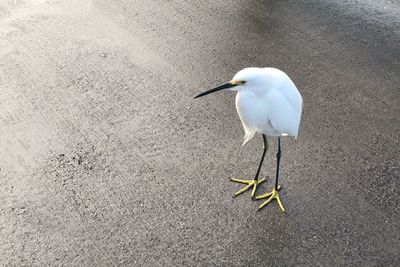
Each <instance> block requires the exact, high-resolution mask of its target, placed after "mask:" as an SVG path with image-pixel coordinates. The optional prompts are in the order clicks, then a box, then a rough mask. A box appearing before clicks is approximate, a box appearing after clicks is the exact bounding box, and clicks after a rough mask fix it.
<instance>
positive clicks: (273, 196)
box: [256, 185, 285, 212]
mask: <svg viewBox="0 0 400 267" xmlns="http://www.w3.org/2000/svg"><path fill="white" fill-rule="evenodd" d="M281 188H282V187H281V186H280V185H279V186H278V189H277V190H276V189H275V188H274V190H272V191H271V192H268V193H266V194H263V195H260V196H257V197H256V199H257V200H258V199H263V198H267V197H269V198H268V199H267V200H266V201H264V203H262V204H261V205H260V206H259V207H258V209H259V210H260V209H262V208H263V207H264V206H266V205H267V204H268V203H269V202H271V201H272V200H273V199H276V201H277V202H278V205H279V207H280V208H281V210H282V211H283V212H284V211H285V208H284V207H283V205H282V202H281V200H280V198H279V194H278V191H279V190H280V189H281Z"/></svg>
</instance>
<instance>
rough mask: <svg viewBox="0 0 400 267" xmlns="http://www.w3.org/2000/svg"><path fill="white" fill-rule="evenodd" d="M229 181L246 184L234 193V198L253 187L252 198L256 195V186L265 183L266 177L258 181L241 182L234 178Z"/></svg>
mask: <svg viewBox="0 0 400 267" xmlns="http://www.w3.org/2000/svg"><path fill="white" fill-rule="evenodd" d="M230 180H231V181H232V182H236V183H240V184H247V185H246V186H245V187H243V188H242V189H240V190H239V191H237V192H236V193H235V197H236V196H238V195H240V194H241V193H243V192H246V191H247V190H249V189H250V188H251V187H253V190H252V191H251V196H252V197H254V194H255V193H256V190H257V185H260V184H261V183H263V182H265V180H266V177H265V178H262V179H260V180H241V179H235V178H231V179H230Z"/></svg>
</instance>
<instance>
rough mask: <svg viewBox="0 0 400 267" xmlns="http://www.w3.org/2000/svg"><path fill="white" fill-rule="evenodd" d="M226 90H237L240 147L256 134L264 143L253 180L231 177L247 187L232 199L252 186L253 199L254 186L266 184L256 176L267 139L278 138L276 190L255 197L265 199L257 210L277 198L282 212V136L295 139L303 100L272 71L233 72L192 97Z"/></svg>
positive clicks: (279, 73) (285, 79)
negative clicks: (230, 78)
mask: <svg viewBox="0 0 400 267" xmlns="http://www.w3.org/2000/svg"><path fill="white" fill-rule="evenodd" d="M228 88H230V89H231V90H233V91H237V94H236V110H237V112H238V114H239V117H240V120H241V121H242V124H243V128H244V131H245V136H244V142H243V145H244V144H246V143H247V142H248V141H249V140H250V139H251V138H253V136H254V134H255V133H257V132H259V133H261V134H262V136H263V141H264V151H263V154H262V157H261V161H260V164H259V166H258V169H257V173H256V175H255V177H254V179H253V180H240V179H234V178H231V181H234V182H238V183H243V184H247V186H246V187H244V188H243V189H241V190H239V191H238V192H236V193H235V196H237V195H239V194H241V193H243V192H245V191H247V190H248V189H250V188H251V187H253V190H252V194H251V196H252V197H254V194H255V192H256V189H257V185H259V184H261V183H262V182H264V181H265V178H263V179H260V180H259V179H258V176H259V174H260V169H261V166H262V163H263V161H264V157H265V153H266V152H267V149H268V141H267V136H277V137H278V151H277V154H276V160H277V162H276V165H277V166H276V178H275V187H274V189H273V190H272V191H271V192H268V193H266V194H264V195H260V196H257V197H256V199H263V198H268V199H267V200H266V201H265V202H264V203H262V204H261V205H260V206H259V209H261V208H262V207H264V206H265V205H267V204H268V203H269V202H270V201H271V200H273V199H276V200H277V202H278V204H279V207H280V208H281V210H282V211H285V209H284V208H283V205H282V203H281V200H280V198H279V195H278V191H279V190H280V189H281V186H280V185H278V178H279V163H280V158H281V136H293V137H297V135H298V132H299V126H300V119H301V111H302V107H303V99H302V97H301V95H300V93H299V91H298V90H297V88H296V86H295V85H294V83H293V82H292V80H291V79H290V78H289V76H288V75H287V74H286V73H284V72H283V71H281V70H278V69H275V68H245V69H243V70H241V71H239V72H238V73H236V75H235V76H234V77H233V79H232V80H231V81H230V82H228V83H226V84H224V85H221V86H219V87H216V88H214V89H211V90H208V91H206V92H203V93H201V94H199V95H197V96H196V97H195V98H198V97H201V96H205V95H208V94H210V93H213V92H216V91H220V90H223V89H228Z"/></svg>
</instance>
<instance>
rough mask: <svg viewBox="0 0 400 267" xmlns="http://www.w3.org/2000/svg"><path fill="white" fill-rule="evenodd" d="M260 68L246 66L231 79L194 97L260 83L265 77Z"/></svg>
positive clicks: (241, 88)
mask: <svg viewBox="0 0 400 267" xmlns="http://www.w3.org/2000/svg"><path fill="white" fill-rule="evenodd" d="M263 74H264V72H263V71H262V69H261V68H246V69H243V70H241V71H239V72H238V73H236V74H235V76H234V77H233V79H232V80H231V81H229V82H227V83H225V84H223V85H221V86H218V87H215V88H213V89H210V90H208V91H205V92H203V93H201V94H198V95H197V96H195V97H194V98H198V97H202V96H205V95H208V94H211V93H214V92H217V91H220V90H224V89H230V90H233V91H239V90H246V88H251V87H252V86H257V85H258V84H259V83H262V82H263V80H264V79H265V74H264V75H263Z"/></svg>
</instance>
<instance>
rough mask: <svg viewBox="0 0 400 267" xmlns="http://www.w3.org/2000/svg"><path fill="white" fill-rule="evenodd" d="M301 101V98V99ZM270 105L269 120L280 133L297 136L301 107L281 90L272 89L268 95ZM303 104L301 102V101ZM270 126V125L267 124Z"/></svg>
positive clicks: (267, 99)
mask: <svg viewBox="0 0 400 267" xmlns="http://www.w3.org/2000/svg"><path fill="white" fill-rule="evenodd" d="M299 100H300V101H301V99H299ZM266 103H267V105H268V122H269V123H270V125H271V126H272V127H273V129H274V130H275V131H276V132H277V133H278V134H279V135H282V134H287V135H289V136H297V133H298V130H299V125H300V117H301V107H300V108H298V107H297V105H293V103H290V100H289V99H288V98H287V97H285V95H283V94H282V92H281V91H280V90H270V91H269V92H268V94H267V96H266ZM299 104H300V105H301V103H299ZM266 127H268V126H266Z"/></svg>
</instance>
